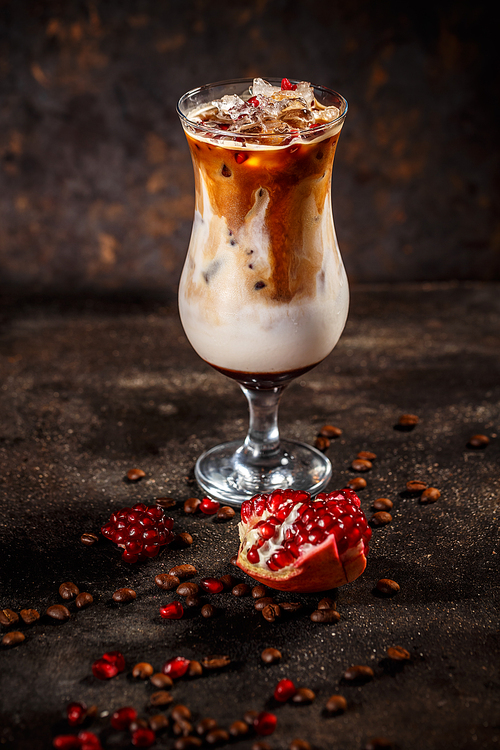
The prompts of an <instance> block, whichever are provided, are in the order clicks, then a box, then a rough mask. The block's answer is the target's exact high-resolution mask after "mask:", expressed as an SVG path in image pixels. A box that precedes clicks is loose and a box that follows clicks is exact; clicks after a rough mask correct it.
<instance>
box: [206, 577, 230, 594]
mask: <svg viewBox="0 0 500 750" xmlns="http://www.w3.org/2000/svg"><path fill="white" fill-rule="evenodd" d="M200 586H201V587H202V588H204V589H205V591H208V593H209V594H219V593H220V592H221V591H222V590H223V588H224V584H223V583H222V581H219V579H218V578H202V579H201V581H200Z"/></svg>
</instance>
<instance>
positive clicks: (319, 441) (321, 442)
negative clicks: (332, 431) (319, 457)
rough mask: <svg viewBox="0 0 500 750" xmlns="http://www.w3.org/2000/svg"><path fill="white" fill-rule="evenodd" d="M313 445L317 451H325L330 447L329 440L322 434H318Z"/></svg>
mask: <svg viewBox="0 0 500 750" xmlns="http://www.w3.org/2000/svg"><path fill="white" fill-rule="evenodd" d="M314 447H315V448H317V449H318V450H319V451H326V450H328V448H329V447H330V440H329V439H328V438H327V437H323V435H318V437H317V438H316V440H315V441H314Z"/></svg>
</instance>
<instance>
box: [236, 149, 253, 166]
mask: <svg viewBox="0 0 500 750" xmlns="http://www.w3.org/2000/svg"><path fill="white" fill-rule="evenodd" d="M248 157H249V154H242V153H241V151H238V152H237V153H236V154H235V156H234V160H235V162H236V163H237V164H243V162H244V161H246V160H247V159H248Z"/></svg>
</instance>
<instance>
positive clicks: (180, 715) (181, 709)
mask: <svg viewBox="0 0 500 750" xmlns="http://www.w3.org/2000/svg"><path fill="white" fill-rule="evenodd" d="M170 716H171V717H172V719H174V721H179V720H180V719H186V720H187V721H189V719H190V718H191V711H190V709H189V708H188V707H187V706H185V705H184V704H183V703H178V704H177V705H176V706H174V707H173V708H172V710H171V711H170Z"/></svg>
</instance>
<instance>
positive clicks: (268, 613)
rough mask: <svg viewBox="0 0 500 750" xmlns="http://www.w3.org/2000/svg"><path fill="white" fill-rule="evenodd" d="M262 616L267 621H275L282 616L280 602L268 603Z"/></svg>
mask: <svg viewBox="0 0 500 750" xmlns="http://www.w3.org/2000/svg"><path fill="white" fill-rule="evenodd" d="M262 617H263V618H264V620H267V622H274V621H275V620H276V619H277V618H278V617H281V609H280V607H279V605H278V604H266V606H265V607H264V609H263V610H262Z"/></svg>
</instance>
